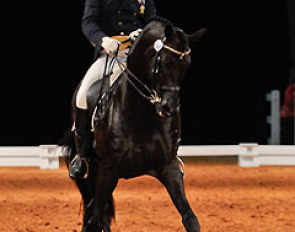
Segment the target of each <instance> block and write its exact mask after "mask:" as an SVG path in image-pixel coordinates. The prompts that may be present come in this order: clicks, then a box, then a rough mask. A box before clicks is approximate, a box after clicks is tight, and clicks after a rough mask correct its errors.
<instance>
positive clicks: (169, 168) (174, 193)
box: [157, 160, 200, 232]
mask: <svg viewBox="0 0 295 232" xmlns="http://www.w3.org/2000/svg"><path fill="white" fill-rule="evenodd" d="M157 174H158V176H157V178H158V179H159V180H160V181H161V183H162V184H163V185H164V186H165V187H166V189H167V191H168V193H169V195H170V197H171V199H172V201H173V203H174V205H175V207H176V208H177V210H178V212H179V213H180V214H181V216H182V223H183V225H184V227H185V229H186V231H187V232H199V231H200V225H199V222H198V219H197V217H196V215H195V214H194V212H193V210H192V209H191V207H190V205H189V203H188V200H187V198H186V195H185V190H184V183H183V174H182V172H181V171H180V169H179V166H178V161H177V160H173V161H172V162H171V163H170V164H168V165H165V166H164V167H163V169H162V170H160V171H159V170H157Z"/></svg>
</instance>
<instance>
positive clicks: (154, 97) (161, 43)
mask: <svg viewBox="0 0 295 232" xmlns="http://www.w3.org/2000/svg"><path fill="white" fill-rule="evenodd" d="M165 41H166V37H164V38H162V39H158V40H156V41H155V42H154V49H155V50H156V61H155V68H154V76H156V75H157V74H158V73H159V72H160V68H159V64H160V62H161V56H160V51H161V50H162V49H163V48H165V49H167V50H168V51H170V52H172V53H174V54H176V55H179V59H182V58H183V57H184V56H186V55H189V54H190V52H191V49H188V50H187V51H185V52H182V51H179V50H177V49H175V48H172V47H170V46H168V45H166V44H165ZM116 60H117V62H118V64H119V67H120V68H121V70H122V74H123V75H124V76H125V77H126V79H127V80H128V82H129V83H130V84H131V85H132V86H133V88H134V89H135V90H136V91H137V92H138V93H139V94H140V95H141V96H142V97H143V98H145V99H147V100H148V101H149V102H150V103H151V104H156V103H160V102H161V97H160V95H159V94H158V93H157V91H156V90H155V89H151V88H149V87H148V86H147V85H146V84H145V83H144V82H143V81H141V80H140V79H139V78H138V77H137V76H136V75H135V74H134V73H133V72H132V71H131V70H130V69H128V68H127V67H125V66H124V64H123V63H122V62H120V61H119V60H118V59H117V58H116ZM128 74H129V75H130V76H132V77H133V79H134V80H135V81H136V82H137V83H138V84H139V85H140V86H141V87H143V88H144V89H145V90H146V91H147V92H148V94H145V93H144V92H143V91H142V90H140V88H139V87H138V85H137V84H136V83H135V82H134V81H133V80H132V79H131V78H130V77H129V75H128ZM161 89H162V90H164V91H180V87H179V86H173V87H170V86H161Z"/></svg>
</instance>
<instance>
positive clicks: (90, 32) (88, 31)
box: [81, 0, 107, 48]
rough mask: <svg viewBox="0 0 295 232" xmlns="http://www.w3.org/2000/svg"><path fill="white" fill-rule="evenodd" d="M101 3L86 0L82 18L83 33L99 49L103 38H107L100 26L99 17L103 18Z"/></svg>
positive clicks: (96, 0)
mask: <svg viewBox="0 0 295 232" xmlns="http://www.w3.org/2000/svg"><path fill="white" fill-rule="evenodd" d="M101 12H102V9H101V1H99V0H86V1H85V7H84V12H83V16H82V24H81V27H82V32H83V33H84V35H85V36H86V38H87V39H88V40H89V41H90V43H91V44H92V45H93V46H94V47H97V48H99V47H100V46H101V43H102V38H103V37H105V36H107V35H106V34H105V33H104V32H103V31H102V29H101V28H100V26H99V25H98V21H99V17H101Z"/></svg>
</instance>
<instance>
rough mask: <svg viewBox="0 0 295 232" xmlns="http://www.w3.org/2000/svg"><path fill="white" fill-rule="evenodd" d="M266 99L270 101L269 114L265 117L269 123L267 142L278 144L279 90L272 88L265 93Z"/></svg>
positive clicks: (279, 129)
mask: <svg viewBox="0 0 295 232" xmlns="http://www.w3.org/2000/svg"><path fill="white" fill-rule="evenodd" d="M266 100H267V101H269V102H270V115H269V116H267V118H266V121H267V123H269V124H270V138H269V139H268V144H271V145H280V143H281V141H280V131H281V128H280V91H279V90H272V91H271V92H270V93H268V94H267V95H266Z"/></svg>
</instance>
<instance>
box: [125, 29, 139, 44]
mask: <svg viewBox="0 0 295 232" xmlns="http://www.w3.org/2000/svg"><path fill="white" fill-rule="evenodd" d="M140 32H142V29H141V28H139V29H137V30H136V31H132V32H131V33H130V34H129V36H128V37H129V39H130V40H131V41H132V42H134V41H135V40H136V38H137V37H138V36H139V34H140Z"/></svg>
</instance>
